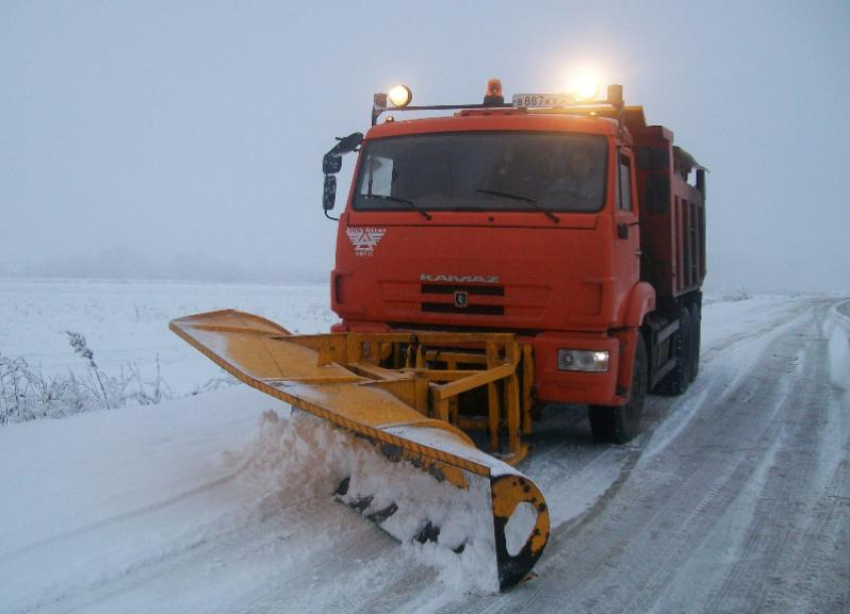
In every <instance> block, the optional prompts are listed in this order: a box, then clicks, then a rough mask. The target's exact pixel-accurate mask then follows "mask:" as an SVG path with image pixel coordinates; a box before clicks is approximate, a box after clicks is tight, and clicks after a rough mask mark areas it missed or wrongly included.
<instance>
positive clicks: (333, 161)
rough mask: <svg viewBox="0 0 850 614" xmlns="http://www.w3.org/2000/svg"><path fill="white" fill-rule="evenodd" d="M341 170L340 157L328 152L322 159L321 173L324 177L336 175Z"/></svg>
mask: <svg viewBox="0 0 850 614" xmlns="http://www.w3.org/2000/svg"><path fill="white" fill-rule="evenodd" d="M341 168H342V156H341V155H339V154H333V153H331V152H328V153H326V154H325V157H324V158H322V172H323V173H324V174H325V175H336V174H337V173H338V172H339V171H340V169H341Z"/></svg>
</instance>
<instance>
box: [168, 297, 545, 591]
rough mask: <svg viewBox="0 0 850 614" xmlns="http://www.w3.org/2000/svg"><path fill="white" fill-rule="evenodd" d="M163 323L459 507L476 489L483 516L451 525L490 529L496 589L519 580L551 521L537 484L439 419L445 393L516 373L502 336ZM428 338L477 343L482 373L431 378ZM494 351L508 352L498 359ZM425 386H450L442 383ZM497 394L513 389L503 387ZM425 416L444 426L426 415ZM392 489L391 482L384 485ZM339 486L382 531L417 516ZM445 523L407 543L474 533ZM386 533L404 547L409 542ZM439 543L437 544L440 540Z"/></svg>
mask: <svg viewBox="0 0 850 614" xmlns="http://www.w3.org/2000/svg"><path fill="white" fill-rule="evenodd" d="M170 328H171V330H172V331H174V332H175V333H177V334H178V335H179V336H180V337H182V338H183V339H184V340H186V341H187V342H189V343H190V344H191V345H193V346H194V347H195V348H196V349H198V350H199V351H200V352H202V353H203V354H204V355H206V356H207V357H208V358H210V359H211V360H212V361H213V362H215V363H216V364H218V365H219V366H221V367H222V368H224V369H225V370H227V371H228V372H230V373H231V374H232V375H233V376H235V377H236V378H237V379H239V380H241V381H242V382H244V383H246V384H248V385H249V386H252V387H254V388H256V389H258V390H260V391H262V392H265V393H266V394H268V395H271V396H272V397H275V398H277V399H280V400H282V401H285V402H287V403H289V404H291V405H292V406H293V407H296V408H298V409H301V410H303V411H305V412H308V413H310V414H313V415H314V416H317V417H319V418H322V419H324V420H327V421H328V422H331V423H333V424H335V425H337V426H339V427H342V428H343V429H345V430H347V431H349V432H351V433H354V434H356V435H359V436H362V437H364V438H366V439H367V440H369V441H370V442H372V443H373V444H374V445H375V446H376V447H377V449H378V450H379V451H380V452H382V453H383V455H384V456H385V457H386V458H387V459H389V460H390V461H393V462H400V461H406V462H408V463H409V464H411V465H413V466H415V467H416V468H417V469H419V470H421V471H424V472H426V473H427V474H430V475H431V476H433V478H434V479H436V480H438V481H439V482H442V483H444V484H451V486H452V488H454V489H458V490H459V491H463V493H460V492H459V493H458V500H460V499H461V498H463V497H462V496H461V494H463V495H465V496H468V495H469V493H476V492H480V493H481V495H480V496H481V497H486V498H489V501H486V502H484V503H482V504H481V505H478V506H473V508H476V507H477V509H482V508H484V509H488V510H490V511H491V512H492V513H491V514H489V518H476V519H468V518H467V519H461V521H460V522H459V526H464V525H465V526H474V525H475V526H479V527H480V526H481V523H487V526H492V528H493V531H492V541H491V540H489V539H488V540H487V541H488V543H489V544H490V548H491V550H492V561H493V562H494V564H495V568H496V573H497V574H498V581H499V586H500V587H501V588H502V589H506V588H509V587H510V586H512V585H514V584H516V583H517V582H519V581H521V580H522V579H523V578H525V577H526V575H527V574H528V572H529V571H530V570H531V568H532V567H533V566H534V564H535V563H536V562H537V560H538V559H539V558H540V555H541V554H542V552H543V548H544V546H545V545H546V542H547V540H548V536H549V514H548V510H547V507H546V503H545V500H544V499H543V495H542V494H541V493H540V491H539V489H538V488H537V486H536V485H535V484H534V483H533V482H532V481H531V480H530V479H528V478H527V477H525V476H523V475H522V474H520V473H519V472H518V471H516V470H515V469H514V468H513V467H511V466H510V465H508V464H506V463H504V462H502V461H500V460H498V459H496V458H494V457H493V456H490V455H488V454H486V453H484V452H482V451H480V450H479V449H478V448H477V447H476V446H475V444H474V443H473V442H472V440H471V439H470V438H469V436H467V435H466V434H465V433H464V432H463V431H461V430H460V429H459V428H457V427H455V426H453V425H452V424H450V423H449V422H448V420H447V417H448V416H449V411H450V408H452V407H454V406H455V405H456V403H455V405H452V403H451V402H450V401H451V400H452V399H451V398H450V396H449V395H451V394H459V393H460V392H463V391H469V390H472V389H474V388H476V387H480V386H484V387H488V386H489V387H491V389H495V387H496V383H497V382H498V381H499V380H500V379H502V378H508V377H515V376H514V375H513V373H514V371H515V369H516V361H515V362H514V363H513V364H512V365H511V364H508V363H509V362H510V361H509V360H508V359H507V358H505V357H508V356H510V355H511V347H512V344H513V345H514V346H515V342H514V341H513V336H512V335H508V334H494V333H491V334H482V335H478V334H434V333H417V334H413V333H374V334H365V335H361V334H354V333H335V334H323V335H291V334H290V333H289V332H288V331H287V330H286V329H284V328H282V327H281V326H279V325H277V324H275V323H274V322H271V321H269V320H266V319H264V318H261V317H259V316H255V315H251V314H247V313H243V312H239V311H233V310H226V311H217V312H210V313H204V314H198V315H194V316H187V317H184V318H179V319H176V320H173V321H172V322H171V324H170ZM437 343H439V344H440V345H441V346H443V347H445V346H446V345H447V344H452V345H453V346H456V347H459V348H472V347H475V346H476V345H480V346H481V347H483V348H486V350H482V352H483V351H486V354H487V355H488V356H489V358H490V364H489V366H490V367H492V368H489V369H481V370H472V371H460V370H457V368H456V369H454V370H444V371H441V372H440V373H441V374H442V375H441V376H436V375H434V373H433V372H432V370H431V369H427V368H425V366H424V364H423V358H422V356H423V347H425V346H426V344H432V346H433V345H435V344H437ZM499 347H503V348H507V349H506V350H504V352H502V353H500V350H499V349H498V348H499ZM494 348H495V349H494ZM405 352H406V356H405V355H404V353H405ZM393 354H394V355H395V359H396V362H398V360H399V359H400V360H403V361H405V362H406V366H405V367H404V368H398V369H390V368H385V367H382V366H381V364H387V363H389V362H393V357H392V355H393ZM399 356H401V358H399ZM494 356H495V357H497V358H498V357H502V358H503V359H499V360H501V362H502V363H505V364H497V365H494V363H493V357H494ZM469 360H471V359H469ZM497 362H498V360H497ZM440 378H441V379H440ZM435 379H437V380H439V381H449V383H448V384H444V385H440V384H438V383H435V381H434V380H435ZM504 388H505V389H510V388H511V386H510V385H509V384H507V383H506V384H505V385H504ZM429 413H433V414H435V415H437V416H439V417H442V418H443V419H442V420H439V419H435V418H431V417H429V415H428V414H429ZM455 415H456V409H455ZM490 415H491V417H492V415H493V414H492V401H491V412H490ZM393 486H394V485H389V488H390V490H392V489H393ZM395 486H397V487H398V488H397V490H398V491H399V492H402V493H403V492H404V491H405V485H395ZM349 487H350V484H349V483H348V482H347V481H343V483H342V484H340V488H339V489H338V491H337V493H335V495H336V496H337V498H340V499H342V500H344V501H346V502H347V503H348V504H349V505H351V506H352V507H353V508H355V509H357V510H358V511H360V512H361V513H364V515H366V516H368V517H370V518H371V519H373V520H375V521H376V522H378V523H379V524H381V526H382V528H384V529H386V530H387V531H388V532H390V533H391V534H394V531H393V526H397V525H400V524H402V523H398V522H395V523H394V522H389V521H387V518H388V517H391V516H394V515H396V514H399V515H401V514H407V516H408V518H409V517H415V516H416V514H417V510H411V509H404V506H405V504H406V503H405V502H404V501H402V500H399V501H398V502H395V501H394V502H393V503H392V504H389V505H386V504H385V503H384V504H382V507H380V508H379V509H375V508H374V506H373V505H372V503H373V502H372V499H371V497H368V496H363V493H351V492H349ZM456 492H457V491H456ZM465 509H469V507H466V508H465ZM450 517H451V515H445V514H443V515H441V518H430V517H421V518H419V520H418V522H419V527H418V529H417V530H416V532H415V539H417V540H418V541H420V542H423V543H424V542H426V541H433V542H437V543H438V544H441V545H445V546H446V547H447V548H450V549H452V550H454V551H455V552H462V551H463V550H464V548H465V546H467V545H469V543H470V541H471V540H472V539H473V538H474V537H473V536H472V535H468V536H458V535H457V530H456V528H455V529H453V528H452V527H446V526H442V527H441V526H438V524H436V523H438V522H441V521H442V522H447V519H448V518H450ZM455 520H457V519H455ZM407 524H408V525H409V521H408V523H407ZM441 531H442V535H441ZM395 537H397V538H399V539H401V540H406V539H410V537H411V536H410V534H409V533H407V534H403V535H398V534H395ZM441 537H444V538H445V541H446V542H447V543H445V544H443V540H442V539H441ZM473 545H474V546H476V547H479V548H480V546H481V545H480V544H473Z"/></svg>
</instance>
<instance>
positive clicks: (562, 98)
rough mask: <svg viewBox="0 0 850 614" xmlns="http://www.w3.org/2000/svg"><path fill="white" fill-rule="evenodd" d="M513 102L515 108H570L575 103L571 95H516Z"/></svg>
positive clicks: (512, 99)
mask: <svg viewBox="0 0 850 614" xmlns="http://www.w3.org/2000/svg"><path fill="white" fill-rule="evenodd" d="M511 102H512V104H513V105H514V106H515V107H520V108H523V109H528V108H531V107H568V106H570V105H571V104H574V103H575V101H574V100H573V99H572V96H570V95H569V94H514V95H513V97H512V98H511Z"/></svg>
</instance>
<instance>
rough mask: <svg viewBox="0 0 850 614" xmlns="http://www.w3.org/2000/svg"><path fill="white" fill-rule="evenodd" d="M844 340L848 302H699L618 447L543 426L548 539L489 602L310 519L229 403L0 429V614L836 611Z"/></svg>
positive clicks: (561, 418) (844, 563)
mask: <svg viewBox="0 0 850 614" xmlns="http://www.w3.org/2000/svg"><path fill="white" fill-rule="evenodd" d="M849 339H850V302H848V301H842V300H838V299H827V298H786V297H756V298H753V299H749V300H742V301H717V302H713V303H711V304H708V305H707V306H706V308H705V310H704V335H703V354H702V360H703V362H702V370H701V373H700V377H699V379H698V380H697V381H696V382H695V383H694V384H693V385H692V387H691V389H690V390H689V391H688V393H687V394H686V395H684V396H682V397H679V398H664V397H656V396H653V397H650V398H649V405H648V419H647V430H646V432H645V433H644V434H643V435H642V436H641V437H639V438H638V439H637V440H635V441H634V442H632V443H631V444H630V445H627V446H620V447H617V446H604V445H600V444H597V443H595V442H594V441H593V440H592V438H591V436H590V431H589V427H588V424H587V420H586V410H584V409H583V408H580V407H567V408H564V407H550V408H547V410H546V412H545V414H544V417H545V420H544V422H543V423H542V424H541V425H539V426H540V427H539V428H538V429H537V431H536V433H535V435H534V436H533V439H532V442H533V444H534V451H533V453H532V455H531V457H530V459H529V460H527V461H526V462H525V463H524V464H523V466H522V467H521V469H522V470H523V472H524V473H526V474H528V475H529V476H530V477H532V478H533V479H534V480H535V481H536V482H537V484H538V485H539V486H540V487H541V489H542V490H543V492H544V493H545V495H546V497H547V500H548V502H549V506H550V510H551V513H552V519H553V531H552V536H551V539H550V543H549V545H548V547H547V549H546V552H545V553H544V556H543V558H542V559H541V561H540V563H539V564H538V566H537V567H536V572H537V577H535V578H534V579H532V580H530V581H528V582H526V583H524V584H523V585H521V586H519V587H517V588H516V589H515V590H513V591H511V592H509V593H506V594H488V593H482V592H481V591H480V590H478V589H476V587H477V586H478V584H477V583H476V582H475V579H474V578H470V577H468V575H467V577H464V574H469V572H468V570H465V571H464V570H463V569H462V568H461V567H459V566H458V565H453V564H452V562H451V561H446V560H444V559H442V558H440V557H437V556H434V553H433V552H429V551H428V550H427V549H426V548H422V547H421V546H416V547H414V546H412V545H410V544H408V545H403V546H400V545H398V544H397V543H395V542H394V541H393V540H392V539H391V538H390V537H388V536H387V535H386V534H385V533H383V532H382V531H381V530H379V529H378V528H377V527H376V526H375V525H373V524H372V523H370V522H369V521H366V520H365V519H363V518H361V517H360V516H358V515H356V514H354V513H353V512H351V510H349V509H348V508H346V507H344V506H342V505H340V504H338V503H336V502H334V501H333V500H332V499H331V498H330V497H329V493H330V492H331V491H332V490H333V486H334V480H335V478H336V477H337V476H335V475H332V472H330V471H328V470H323V469H322V467H320V466H318V467H317V466H315V465H313V466H312V467H311V466H310V464H309V463H310V462H315V461H316V458H315V457H310V454H309V451H308V452H304V451H301V452H302V454H301V459H302V462H300V464H299V463H293V462H290V461H289V460H288V458H289V457H291V456H292V455H293V453H296V452H298V450H297V446H298V443H297V441H295V440H292V439H289V438H288V435H287V429H286V424H287V420H286V419H282V420H279V421H278V420H276V419H275V414H277V415H280V416H283V417H284V418H285V416H286V408H285V407H282V406H281V405H279V404H278V403H277V402H276V401H275V400H273V399H270V398H266V397H264V396H263V395H261V394H259V393H255V392H254V391H252V390H250V389H246V388H244V387H239V388H233V389H229V390H224V391H219V392H216V393H211V394H207V395H201V396H198V397H192V398H189V399H184V400H180V401H174V402H170V403H168V404H164V405H160V406H155V407H139V408H129V409H122V410H116V411H111V412H107V411H100V412H92V413H88V414H83V415H78V416H75V417H72V418H68V419H65V420H53V421H48V420H42V421H38V422H31V423H25V424H18V425H11V426H7V427H4V428H2V429H0V493H2V499H0V501H2V503H0V612H2V613H11V612H15V613H23V612H38V613H42V612H44V613H47V612H104V613H107V612H108V613H116V612H146V613H149V612H204V613H209V612H492V613H496V612H535V613H542V612H594V613H599V614H613V613H615V612H689V613H691V612H712V613H715V612H730V613H732V612H734V613H739V612H755V611H764V612H774V611H775V612H817V613H818V614H827V613H831V612H842V613H843V612H847V610H848V607H850V415H848V413H850V392H848V390H847V385H848V382H850V343H849V342H848V340H849ZM269 410H271V411H272V412H274V414H272V413H269ZM295 455H296V456H298V454H295ZM304 459H306V461H305V460H304ZM310 469H313V470H314V471H312V472H311V471H310Z"/></svg>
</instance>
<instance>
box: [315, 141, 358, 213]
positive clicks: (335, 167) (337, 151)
mask: <svg viewBox="0 0 850 614" xmlns="http://www.w3.org/2000/svg"><path fill="white" fill-rule="evenodd" d="M337 141H339V142H338V143H337V144H336V145H334V146H333V147H331V150H330V151H329V152H328V153H326V154H325V157H324V158H322V172H323V173H324V174H325V188H324V193H323V194H322V207H323V208H324V210H325V216H326V217H330V216H328V211H331V210H332V209H333V208H334V205H335V204H336V177H335V176H334V175H336V174H337V173H338V172H339V171H340V170H342V157H343V156H344V155H345V154H347V153H350V152H352V151H355V150H356V149H357V148H358V147H360V144H361V143H362V142H363V133H362V132H353V133H351V134H349V135H348V136H345V137H342V138H338V139H337ZM330 219H336V218H330Z"/></svg>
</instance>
